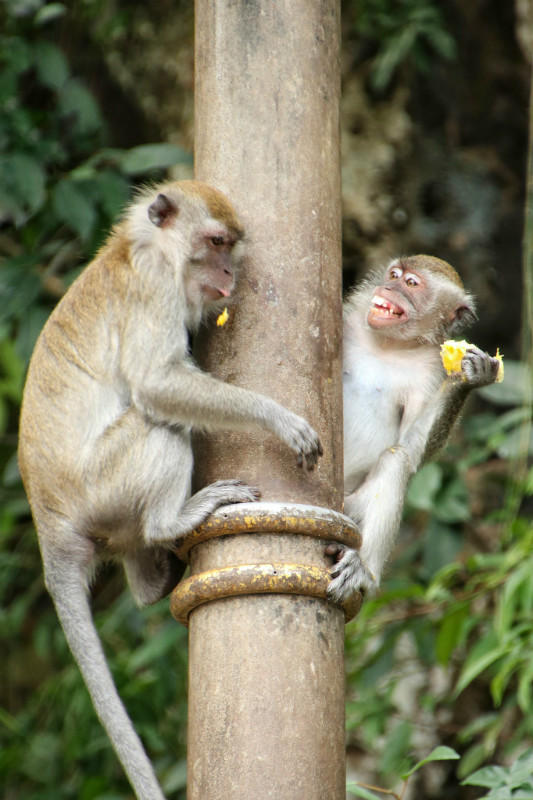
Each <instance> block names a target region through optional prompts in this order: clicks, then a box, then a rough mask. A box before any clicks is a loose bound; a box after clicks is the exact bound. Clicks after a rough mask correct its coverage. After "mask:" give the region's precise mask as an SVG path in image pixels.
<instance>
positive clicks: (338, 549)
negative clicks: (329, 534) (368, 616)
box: [325, 543, 378, 603]
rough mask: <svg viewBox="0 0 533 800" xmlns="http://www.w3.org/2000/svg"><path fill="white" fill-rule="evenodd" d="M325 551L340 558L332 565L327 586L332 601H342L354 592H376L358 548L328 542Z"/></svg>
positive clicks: (374, 581) (369, 593) (373, 581)
mask: <svg viewBox="0 0 533 800" xmlns="http://www.w3.org/2000/svg"><path fill="white" fill-rule="evenodd" d="M325 552H326V554H327V555H330V556H333V557H334V558H335V559H338V558H339V556H340V560H337V562H336V563H335V564H334V565H333V568H332V570H331V576H332V581H331V583H330V585H329V586H328V597H329V599H330V600H332V601H333V602H334V603H342V602H344V601H345V600H348V598H350V597H352V595H353V594H355V592H361V594H364V595H373V594H375V593H376V591H377V588H378V585H377V582H376V580H375V578H374V576H373V575H372V574H371V572H370V570H369V569H368V568H367V567H366V566H365V564H364V563H363V560H362V559H361V556H360V555H359V551H358V550H352V549H351V548H348V547H345V546H344V545H339V544H337V543H330V544H328V545H326V547H325Z"/></svg>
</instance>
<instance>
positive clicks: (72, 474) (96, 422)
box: [18, 181, 322, 800]
mask: <svg viewBox="0 0 533 800" xmlns="http://www.w3.org/2000/svg"><path fill="white" fill-rule="evenodd" d="M244 252H245V241H244V229H243V226H242V224H241V222H240V220H239V218H238V216H237V213H236V211H235V210H234V208H233V206H232V205H231V203H230V201H229V200H228V199H227V198H226V197H225V195H223V194H222V193H221V192H220V191H218V190H217V189H214V188H212V187H210V186H208V185H207V184H204V183H202V182H199V181H180V182H167V183H163V184H161V185H159V186H154V187H151V188H146V189H144V190H141V192H140V194H139V196H138V197H137V198H136V199H135V200H134V201H133V202H132V203H131V204H130V205H129V206H128V207H127V209H126V211H125V213H124V216H123V218H122V220H121V221H120V222H119V223H118V224H117V225H116V226H115V228H114V229H113V230H112V232H111V234H110V236H109V237H108V239H107V241H106V242H105V243H104V245H103V247H102V248H101V249H100V251H99V252H98V253H97V254H96V256H95V258H94V260H93V261H92V262H91V263H90V264H89V265H88V266H87V267H86V268H85V269H84V270H83V271H82V273H81V274H80V276H79V277H78V278H77V279H76V280H75V281H74V283H73V284H72V286H71V287H70V289H69V290H68V291H67V292H66V294H65V295H64V297H63V298H62V299H61V301H60V302H59V304H58V305H57V306H56V308H55V309H54V310H53V312H52V314H51V316H50V317H49V319H48V321H47V322H46V324H45V326H44V328H43V330H42V332H41V334H40V336H39V338H38V340H37V343H36V346H35V349H34V352H33V355H32V357H31V360H30V364H29V369H28V375H27V379H26V383H25V388H24V394H23V403H22V409H21V418H20V437H19V448H18V458H19V465H20V472H21V476H22V480H23V483H24V486H25V489H26V492H27V495H28V499H29V503H30V507H31V510H32V514H33V518H34V521H35V526H36V529H37V535H38V539H39V545H40V549H41V555H42V560H43V567H44V576H45V584H46V587H47V589H48V591H49V593H50V595H51V596H52V599H53V601H54V604H55V607H56V610H57V613H58V617H59V620H60V622H61V625H62V627H63V630H64V632H65V636H66V639H67V642H68V644H69V646H70V649H71V651H72V653H73V655H74V658H75V659H76V661H77V663H78V665H79V668H80V670H81V673H82V675H83V678H84V680H85V683H86V685H87V687H88V690H89V693H90V695H91V698H92V701H93V705H94V707H95V710H96V713H97V715H98V717H99V719H100V721H101V723H102V724H103V727H104V728H105V730H106V732H107V734H108V736H109V738H110V740H111V743H112V745H113V747H114V749H115V751H116V753H117V756H118V758H119V760H120V761H121V763H122V765H123V767H124V769H125V772H126V774H127V776H128V778H129V780H130V783H131V785H132V787H133V789H134V790H135V793H136V796H137V798H139V800H164V798H163V793H162V790H161V788H160V786H159V784H158V781H157V779H156V777H155V773H154V771H153V769H152V766H151V764H150V761H149V759H148V757H147V755H146V753H145V751H144V749H143V746H142V744H141V741H140V739H139V738H138V736H137V734H136V732H135V730H134V727H133V724H132V723H131V721H130V719H129V717H128V714H127V712H126V710H125V708H124V706H123V704H122V701H121V700H120V698H119V695H118V692H117V690H116V687H115V685H114V682H113V679H112V677H111V674H110V671H109V668H108V666H107V662H106V659H105V655H104V652H103V649H102V646H101V643H100V639H99V637H98V634H97V631H96V629H95V626H94V622H93V620H92V615H91V610H90V604H89V589H90V585H91V581H92V578H93V576H94V574H95V572H96V569H97V567H98V565H99V564H100V563H101V562H102V561H105V560H109V559H111V560H118V561H121V562H122V563H123V565H124V569H125V573H126V578H127V582H128V584H129V587H130V590H131V592H132V595H133V597H134V599H135V600H136V602H137V603H138V604H139V605H144V604H149V603H155V602H156V601H158V600H159V599H161V598H162V597H164V596H165V595H166V594H168V592H169V591H170V590H171V589H172V588H173V587H174V586H175V585H176V583H177V582H178V580H179V579H180V577H181V576H182V574H183V571H184V568H185V567H184V565H183V564H181V562H179V561H178V559H177V558H176V556H175V555H174V554H173V552H172V550H171V548H172V545H173V544H174V543H175V542H176V540H178V539H180V537H183V536H184V535H185V534H186V533H188V532H189V531H191V530H193V529H194V528H195V527H196V526H197V525H199V524H200V523H201V522H203V521H204V520H205V519H206V518H207V517H208V516H209V514H210V513H212V512H213V511H214V510H215V509H217V508H218V507H219V506H222V505H225V504H228V503H239V502H244V501H255V500H257V499H258V498H259V496H260V493H259V491H258V490H257V489H256V488H254V487H250V486H247V485H246V484H245V483H244V482H242V481H240V480H238V479H231V480H220V481H217V482H216V483H213V484H212V485H210V486H207V487H205V488H203V489H201V490H200V491H198V492H197V493H196V494H194V495H192V496H190V484H191V472H192V468H193V456H192V449H191V432H192V431H193V430H194V431H200V432H208V431H211V430H215V429H221V428H222V429H225V428H228V429H229V428H233V429H246V428H249V427H251V426H254V425H257V426H260V427H261V428H263V429H265V430H266V431H268V432H270V433H272V434H274V435H275V436H277V437H278V438H279V439H280V440H281V441H282V442H284V443H285V444H286V445H287V446H288V447H289V448H290V449H291V450H292V451H294V453H295V454H296V460H297V464H298V465H299V466H302V467H304V468H307V469H313V468H314V466H315V465H316V464H317V460H318V458H319V456H320V455H322V446H321V444H320V440H319V437H318V435H317V434H316V432H315V431H314V430H313V428H311V426H310V425H309V424H308V423H307V422H306V421H305V420H304V419H303V418H301V417H299V416H298V415H296V414H294V413H293V412H292V411H289V410H287V409H286V408H284V407H283V406H281V405H279V404H278V403H276V402H275V401H274V400H272V399H270V398H269V397H266V396H264V395H260V394H257V393H254V392H252V391H248V390H246V389H244V388H240V387H237V386H233V385H230V384H229V383H225V382H223V381H219V380H217V379H216V378H214V377H213V376H211V375H209V374H207V373H205V372H203V371H201V370H200V369H199V367H197V366H196V365H195V364H194V363H193V360H192V358H191V356H190V354H189V334H191V333H194V332H195V331H197V330H198V327H199V325H200V323H201V322H202V320H204V319H205V318H206V317H207V316H208V315H209V314H210V313H213V312H219V311H220V310H221V307H222V306H224V305H225V304H226V303H228V302H229V300H230V299H231V297H232V294H233V290H234V287H235V280H236V276H237V272H238V270H239V267H240V266H241V265H242V260H243V255H244Z"/></svg>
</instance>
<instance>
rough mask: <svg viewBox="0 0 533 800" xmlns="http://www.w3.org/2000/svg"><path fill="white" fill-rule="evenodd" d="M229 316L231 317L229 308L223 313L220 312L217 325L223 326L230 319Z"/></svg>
mask: <svg viewBox="0 0 533 800" xmlns="http://www.w3.org/2000/svg"><path fill="white" fill-rule="evenodd" d="M228 317H229V314H228V309H227V308H225V309H224V311H223V312H222V314H219V316H218V317H217V325H218V327H219V328H221V327H222V326H223V325H225V324H226V322H227V321H228Z"/></svg>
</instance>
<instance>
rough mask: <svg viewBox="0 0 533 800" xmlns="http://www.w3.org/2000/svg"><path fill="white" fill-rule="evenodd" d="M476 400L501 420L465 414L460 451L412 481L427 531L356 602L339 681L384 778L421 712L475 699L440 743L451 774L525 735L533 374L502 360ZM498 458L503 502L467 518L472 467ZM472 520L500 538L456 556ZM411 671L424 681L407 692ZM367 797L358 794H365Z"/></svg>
mask: <svg viewBox="0 0 533 800" xmlns="http://www.w3.org/2000/svg"><path fill="white" fill-rule="evenodd" d="M506 384H507V385H506ZM483 394H484V396H485V397H487V399H490V401H491V402H493V403H498V405H499V413H495V412H484V413H483V414H479V415H475V416H472V417H471V418H469V419H467V420H466V421H465V422H464V423H463V431H462V433H463V436H464V439H465V441H464V442H463V445H462V447H461V448H459V447H458V446H455V447H454V446H452V447H450V448H449V450H448V451H447V453H446V454H445V455H444V457H443V459H442V460H441V461H439V462H435V463H430V464H427V465H426V466H424V467H423V468H422V469H421V470H420V471H419V473H418V474H417V475H416V476H415V478H414V479H413V481H412V484H411V487H410V490H409V494H408V505H407V510H406V522H407V523H408V525H409V524H410V525H411V526H414V527H419V528H423V529H424V531H425V533H424V536H423V537H422V538H421V539H419V540H417V541H415V542H414V543H413V544H411V545H410V546H408V547H407V548H406V549H405V551H404V554H403V558H402V556H400V558H399V560H398V561H397V564H396V566H395V567H393V568H391V574H390V575H389V576H388V578H387V580H386V582H385V585H384V591H383V593H382V594H381V595H380V596H378V597H377V598H375V599H373V600H370V601H366V602H365V604H364V605H363V608H362V611H361V613H360V615H359V617H358V618H357V619H356V620H355V621H354V623H352V625H351V626H350V628H349V629H348V636H347V666H348V681H349V686H350V687H352V691H354V692H355V694H356V697H357V699H356V700H354V701H353V702H350V703H349V704H348V707H347V724H348V736H349V738H350V736H355V737H356V739H355V741H356V742H357V743H358V744H359V746H362V747H365V748H368V749H369V750H372V751H373V752H374V753H376V751H377V761H378V763H379V765H380V770H379V775H380V777H381V779H382V780H383V781H384V782H390V781H391V780H394V779H396V778H397V776H398V775H401V774H402V773H404V772H405V763H406V759H408V758H409V756H410V753H411V752H412V750H413V747H414V746H415V742H416V741H417V739H418V738H419V736H420V732H421V729H420V728H419V726H420V725H423V724H425V723H424V720H425V716H424V715H425V713H430V714H431V715H432V718H434V719H435V720H437V719H438V718H439V717H440V716H442V715H443V714H444V715H450V714H454V713H456V712H455V709H459V708H461V707H462V706H463V704H465V703H466V704H467V705H468V704H469V703H471V704H472V712H471V714H472V718H471V721H468V722H465V721H464V719H463V721H462V722H461V723H455V728H456V733H455V735H454V737H453V738H450V736H449V734H447V735H446V739H445V741H447V742H449V743H451V744H452V745H453V746H454V747H455V749H457V750H458V751H459V752H460V753H461V761H460V764H459V766H458V770H457V774H458V776H459V777H460V778H461V777H463V778H464V777H465V776H466V775H469V774H470V773H471V772H472V771H473V770H475V769H477V768H478V767H480V766H481V765H482V764H483V763H484V762H485V761H486V760H487V759H488V758H491V757H494V756H495V755H497V756H498V757H499V758H503V759H505V758H507V757H508V755H509V754H511V753H513V752H515V751H516V749H523V747H524V746H525V745H527V744H528V743H531V741H532V739H533V726H532V721H531V708H532V707H533V659H532V657H531V656H532V648H531V642H532V641H533V570H532V569H531V552H532V551H533V524H532V522H531V518H530V515H527V514H525V515H524V516H521V514H520V506H521V504H522V503H524V502H526V503H527V502H530V501H529V500H528V498H529V497H531V496H532V495H533V470H532V469H531V468H529V469H528V470H526V469H524V465H525V464H526V461H527V459H528V458H529V457H530V456H531V454H532V452H533V449H532V442H531V394H532V391H531V371H530V370H529V369H527V368H526V367H525V365H523V364H513V363H511V362H509V363H506V377H505V381H504V383H503V384H501V385H497V386H494V387H491V388H490V391H489V392H487V391H485V390H484V391H483ZM506 462H507V463H508V464H509V467H508V468H506V469H505V472H506V473H507V475H508V476H509V478H508V479H507V486H504V485H502V486H501V488H500V489H499V491H500V493H501V498H502V505H501V507H500V508H498V509H497V510H495V511H492V512H491V513H490V514H489V515H488V516H487V518H486V520H484V521H481V520H474V519H473V517H472V510H471V498H470V492H469V489H468V486H469V475H470V473H471V471H474V472H475V471H476V469H477V468H479V467H483V465H488V466H490V465H494V464H496V463H500V464H502V465H503V464H505V463H506ZM500 473H501V470H500ZM473 524H475V525H479V524H487V525H489V526H492V527H494V528H495V529H497V530H498V531H499V540H497V541H495V542H494V544H493V546H492V548H490V549H489V550H488V552H478V551H476V550H472V549H470V550H465V540H464V531H465V526H468V527H470V526H472V525H473ZM436 671H440V672H438V673H436ZM412 674H419V675H424V676H426V677H425V679H424V680H422V679H421V680H420V686H419V687H418V688H417V690H416V691H414V690H411V689H410V687H409V677H408V676H409V675H412ZM432 674H440V675H441V679H442V681H443V683H444V688H443V690H442V692H441V693H440V694H439V693H435V691H434V690H432V688H431V677H430V676H431V675H432ZM399 676H404V677H402V678H401V681H402V683H400V685H398V680H399ZM406 676H407V677H406ZM402 687H404V688H402ZM471 689H472V690H473V692H474V693H473V694H472V696H471V697H470V695H469V692H470V690H471ZM409 691H411V693H412V697H411V707H410V709H409V710H408V711H405V710H404V703H405V702H406V698H405V694H406V692H407V693H409ZM368 692H371V696H369V695H368ZM480 693H482V696H483V698H484V700H483V703H482V704H481V706H480V707H479V708H478V709H477V710H475V709H476V702H479V701H478V699H477V698H478V696H479V694H480ZM474 698H476V699H474ZM459 716H460V715H459ZM435 726H436V731H437V732H438V723H435ZM442 735H443V736H444V735H445V734H444V731H443V734H442ZM365 791H366V792H367V794H359V796H361V797H370V796H372V795H369V794H368V788H367V789H366V790H365ZM491 796H492V795H491ZM494 796H498V797H500V795H499V794H498V795H494ZM504 796H505V797H507V796H508V797H514V796H515V795H511V794H508V795H505V794H502V795H501V797H504ZM516 796H522V795H519V794H518V795H516Z"/></svg>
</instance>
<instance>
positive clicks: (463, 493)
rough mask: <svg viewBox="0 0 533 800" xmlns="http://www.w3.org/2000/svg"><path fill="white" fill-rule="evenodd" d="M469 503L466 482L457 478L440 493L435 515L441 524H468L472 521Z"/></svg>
mask: <svg viewBox="0 0 533 800" xmlns="http://www.w3.org/2000/svg"><path fill="white" fill-rule="evenodd" d="M468 501H469V497H468V490H467V488H466V485H465V482H464V480H463V479H462V478H461V477H460V476H457V477H456V478H454V480H452V481H450V483H448V484H446V485H445V486H444V488H443V489H442V491H441V492H439V494H438V496H437V500H436V503H435V515H436V517H437V519H439V520H440V521H441V522H448V523H455V522H466V520H468V519H470V509H469V506H468Z"/></svg>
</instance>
